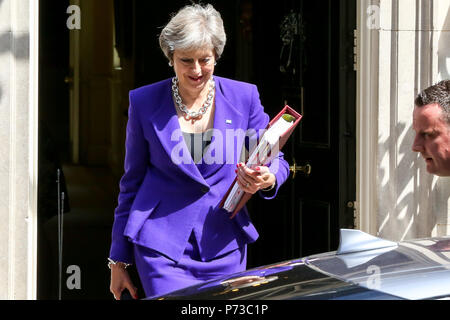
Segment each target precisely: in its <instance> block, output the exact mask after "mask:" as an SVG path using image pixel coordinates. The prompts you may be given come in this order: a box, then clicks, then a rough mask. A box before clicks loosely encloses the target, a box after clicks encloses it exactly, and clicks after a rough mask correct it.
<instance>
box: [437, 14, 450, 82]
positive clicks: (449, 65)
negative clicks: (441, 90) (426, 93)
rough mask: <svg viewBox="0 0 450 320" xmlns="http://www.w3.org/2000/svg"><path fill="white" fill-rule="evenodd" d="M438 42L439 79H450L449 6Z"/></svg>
mask: <svg viewBox="0 0 450 320" xmlns="http://www.w3.org/2000/svg"><path fill="white" fill-rule="evenodd" d="M442 29H443V30H445V31H443V32H441V34H440V37H439V44H438V57H439V65H438V68H439V80H447V79H450V8H449V10H448V12H447V17H446V18H445V22H444V24H443V26H442Z"/></svg>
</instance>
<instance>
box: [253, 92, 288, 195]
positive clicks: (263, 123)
mask: <svg viewBox="0 0 450 320" xmlns="http://www.w3.org/2000/svg"><path fill="white" fill-rule="evenodd" d="M269 121H270V119H269V116H268V115H267V113H265V112H264V107H263V106H262V105H261V100H260V98H259V92H258V89H257V87H256V86H253V90H252V102H251V108H250V115H249V123H248V128H249V129H256V130H257V131H258V130H260V129H265V128H266V127H267V125H268V124H269ZM268 167H269V170H270V172H272V173H273V174H274V175H275V177H276V184H275V188H273V189H272V190H270V191H269V192H263V191H259V195H260V196H261V197H262V198H264V199H273V198H275V197H276V195H277V193H278V190H279V188H280V186H281V185H282V184H283V183H284V182H285V181H286V179H287V178H288V177H289V164H288V163H287V161H286V160H284V154H283V152H281V151H280V152H279V153H278V155H277V156H276V157H275V158H274V159H273V160H272V162H271V163H269V164H268Z"/></svg>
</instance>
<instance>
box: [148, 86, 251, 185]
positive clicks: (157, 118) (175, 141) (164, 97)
mask: <svg viewBox="0 0 450 320" xmlns="http://www.w3.org/2000/svg"><path fill="white" fill-rule="evenodd" d="M215 80H216V97H215V114H214V131H219V132H220V138H222V139H223V141H222V143H223V148H225V143H226V131H227V129H228V130H230V129H238V128H240V129H243V130H246V129H247V128H246V126H245V124H244V123H243V118H244V117H243V115H242V113H241V112H240V111H239V106H234V105H233V104H231V103H230V102H229V100H228V99H227V98H226V97H225V95H224V92H223V91H222V86H221V80H220V77H215ZM162 90H167V94H161V95H160V97H161V100H160V101H158V102H156V103H158V104H159V105H160V107H159V108H158V110H157V111H155V113H154V114H153V116H152V118H153V121H152V123H153V126H154V129H155V132H156V135H157V136H158V138H159V140H160V142H161V144H162V146H163V148H164V150H165V151H166V153H167V154H168V155H169V157H171V156H172V152H174V150H177V152H175V153H176V154H179V153H182V155H184V157H183V158H182V161H178V162H180V163H179V164H178V168H179V169H180V170H181V171H183V173H185V174H186V175H187V176H188V177H190V178H191V179H194V180H195V181H198V182H199V183H201V184H203V185H205V186H208V183H207V182H206V181H205V179H204V178H203V176H202V175H201V173H200V171H199V169H198V167H197V166H196V164H195V163H194V161H193V160H192V157H191V156H190V151H189V150H188V148H187V146H186V143H184V139H183V136H182V133H181V127H180V124H179V122H178V116H177V113H176V110H175V106H174V103H173V99H172V95H171V87H170V81H167V84H166V85H165V86H163V87H162ZM215 138H216V136H213V138H212V140H211V144H213V143H214V140H215ZM178 151H179V152H178ZM224 151H228V152H229V151H230V150H226V149H224ZM238 156H239V155H238ZM179 160H181V158H180V159H179ZM216 160H217V159H216ZM225 162H226V152H223V159H219V161H215V162H214V163H212V164H211V165H210V166H209V167H208V171H211V172H214V171H216V170H217V169H218V168H219V167H221V166H222V165H223V164H224V163H225Z"/></svg>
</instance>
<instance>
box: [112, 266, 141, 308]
mask: <svg viewBox="0 0 450 320" xmlns="http://www.w3.org/2000/svg"><path fill="white" fill-rule="evenodd" d="M124 289H128V291H129V292H130V294H131V296H132V297H133V298H134V299H138V296H137V288H136V287H135V286H134V285H133V282H132V281H131V279H130V276H129V274H128V271H127V270H125V267H124V265H123V264H121V263H120V262H119V263H116V264H114V265H111V284H110V287H109V291H111V293H112V294H113V295H114V299H116V300H120V296H121V295H122V291H123V290H124Z"/></svg>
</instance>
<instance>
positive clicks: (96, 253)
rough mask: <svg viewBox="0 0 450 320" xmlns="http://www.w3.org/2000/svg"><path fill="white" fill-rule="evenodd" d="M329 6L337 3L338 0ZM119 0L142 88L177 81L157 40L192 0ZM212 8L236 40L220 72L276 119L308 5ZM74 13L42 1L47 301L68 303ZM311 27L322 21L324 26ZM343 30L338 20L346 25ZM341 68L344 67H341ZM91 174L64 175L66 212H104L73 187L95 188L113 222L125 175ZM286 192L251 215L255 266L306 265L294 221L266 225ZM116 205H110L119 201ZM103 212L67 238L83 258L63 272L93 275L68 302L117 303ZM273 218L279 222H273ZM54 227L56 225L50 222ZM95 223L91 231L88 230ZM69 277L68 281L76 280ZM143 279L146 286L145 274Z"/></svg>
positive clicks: (64, 0) (121, 26)
mask: <svg viewBox="0 0 450 320" xmlns="http://www.w3.org/2000/svg"><path fill="white" fill-rule="evenodd" d="M111 1H113V0H111ZM322 1H325V2H327V3H328V2H329V1H330V0H322ZM114 2H115V5H116V7H121V8H122V9H123V8H124V6H125V8H127V10H125V11H123V12H122V14H118V15H117V16H116V18H117V21H116V27H117V36H118V40H119V41H118V46H119V47H121V48H118V49H120V50H119V52H122V53H123V54H130V53H131V54H133V56H134V57H135V87H138V86H141V85H145V84H148V83H152V82H155V81H158V80H161V79H164V78H168V77H170V76H172V73H171V70H170V68H169V67H168V66H167V62H166V60H165V58H164V57H163V55H162V53H161V51H160V49H159V47H158V44H157V34H158V32H159V30H160V28H161V26H163V25H164V24H165V23H166V22H167V19H168V14H169V13H171V12H175V11H176V10H178V9H179V8H180V7H181V6H183V5H185V4H189V3H190V1H182V0H174V1H158V2H154V1H136V0H132V1H122V0H115V1H114ZM209 2H210V3H212V4H213V5H214V6H215V7H216V9H218V10H219V11H220V12H221V13H222V16H223V18H224V23H225V29H226V31H227V36H228V39H227V46H226V49H225V52H224V55H223V57H222V58H221V60H220V61H219V63H218V65H217V68H216V74H218V75H220V76H224V77H229V78H234V79H237V80H242V81H248V82H252V83H255V84H256V85H257V86H258V88H259V91H260V94H261V100H262V103H263V105H264V106H265V111H266V112H267V113H268V114H269V115H270V116H274V115H275V114H276V113H277V112H278V110H279V109H280V107H281V106H282V104H283V98H284V96H283V92H282V89H281V86H280V83H281V75H280V71H279V70H280V43H281V40H280V23H281V20H282V18H283V17H285V16H286V15H287V14H289V13H290V12H291V10H292V8H298V6H299V3H300V2H301V1H294V0H283V1H278V2H277V5H272V6H268V5H267V4H265V3H264V2H261V1H254V0H236V1H229V0H217V1H209ZM68 6H69V1H68V0H60V1H56V2H55V1H53V0H41V1H40V12H41V16H40V28H41V29H40V35H41V36H40V70H39V71H40V87H39V123H40V126H39V186H38V189H39V203H38V208H39V209H38V216H39V231H38V242H39V243H38V247H39V251H38V298H39V299H57V298H58V277H57V275H58V263H57V262H58V260H57V240H58V239H57V234H56V231H55V230H56V229H55V223H56V222H55V215H56V212H57V210H58V209H57V202H56V201H57V196H56V195H57V191H56V187H57V186H56V184H55V181H56V179H57V177H56V174H57V173H56V172H57V169H58V168H59V169H61V168H62V167H63V165H66V166H68V167H70V139H69V111H68V110H69V107H68V101H69V96H68V89H67V84H65V83H64V78H65V77H66V76H67V73H68V65H69V30H68V29H67V28H66V27H65V25H66V19H67V15H66V14H65V13H66V9H67V7H68ZM337 8H339V6H337ZM333 14H335V15H337V16H339V15H340V14H341V15H342V12H339V11H338V12H333ZM130 15H131V19H130ZM309 23H310V24H314V23H321V21H310V22H309ZM339 23H340V22H339V19H337V21H336V25H338V24H339ZM130 28H131V29H130ZM338 47H339V45H338V44H337V48H338ZM130 50H131V52H130ZM337 50H338V51H339V49H337ZM336 64H339V62H338V60H337V62H336ZM333 67H334V68H337V67H338V66H337V65H335V66H333ZM336 79H338V78H336ZM352 90H353V91H354V88H353V89H351V90H350V91H351V92H352ZM286 154H287V156H289V150H286ZM288 160H289V159H288ZM89 169H91V167H90V166H89V165H88V164H84V166H82V168H81V171H76V172H63V173H65V175H66V176H62V178H61V187H62V188H63V190H64V185H66V186H67V189H65V190H66V191H69V192H67V193H66V194H67V196H66V202H65V203H64V208H65V209H66V210H65V211H67V213H69V212H71V211H72V213H73V211H75V210H76V209H77V207H80V206H82V205H81V203H83V204H85V205H89V204H95V205H97V206H98V205H99V201H98V198H97V199H92V198H89V196H91V197H95V194H93V193H90V194H89V192H87V193H83V195H81V194H73V193H72V194H71V192H70V190H80V189H86V190H90V189H89V188H88V186H89V185H92V184H97V185H99V186H100V187H102V188H103V189H104V190H107V191H108V192H109V193H108V195H105V197H104V198H105V203H101V205H102V208H103V209H104V210H110V212H111V217H112V212H113V209H114V206H115V201H116V194H117V192H118V190H117V189H118V185H117V183H116V182H117V177H112V176H111V175H110V174H109V170H108V168H95V172H97V175H92V171H90V170H89ZM80 172H81V174H80ZM64 177H65V178H66V181H64ZM64 182H66V184H65V183H64ZM283 188H284V189H283V191H282V192H284V196H283V194H281V195H280V199H278V200H275V201H271V202H270V203H269V202H264V205H261V204H259V202H260V201H259V202H258V203H256V202H255V201H256V199H252V200H251V202H250V203H249V208H250V211H252V209H254V211H255V212H253V213H252V215H253V217H254V219H253V220H254V223H255V225H256V227H257V229H258V231H259V232H260V234H261V238H260V239H259V240H258V241H257V242H256V243H255V244H252V245H251V246H250V248H249V259H248V266H249V267H255V266H258V265H263V264H268V263H272V262H277V261H280V260H285V259H290V258H296V256H295V254H297V253H298V252H295V251H293V250H291V248H290V247H283V246H286V243H288V244H287V245H288V246H295V244H292V243H290V242H292V241H296V239H294V238H290V239H289V240H287V242H286V241H284V240H283V241H281V239H286V236H289V234H288V235H286V233H285V231H284V229H277V228H278V226H280V227H282V226H281V224H282V222H283V221H284V222H286V221H288V220H286V219H285V218H281V219H278V220H277V221H276V222H275V223H272V222H270V219H268V218H261V216H263V215H265V216H266V217H267V216H270V215H271V216H273V215H274V213H275V214H276V215H277V216H278V217H279V216H283V214H284V213H283V210H288V209H286V201H285V200H286V197H290V189H289V188H290V187H289V182H288V183H287V184H286V186H283ZM108 200H110V201H109V203H108ZM95 205H94V207H92V208H91V210H93V215H92V220H91V221H86V224H83V222H82V221H80V226H79V227H80V228H79V229H77V230H78V232H74V233H72V234H71V233H69V232H68V233H66V234H65V237H64V239H65V241H66V242H67V243H69V242H72V245H71V248H78V251H77V252H76V254H74V255H72V257H75V258H76V259H75V260H72V261H71V260H70V259H69V257H70V255H69V254H67V256H66V255H65V256H64V257H65V259H64V268H63V270H64V271H65V270H66V268H67V266H69V265H71V264H73V265H79V266H80V267H81V271H82V272H84V273H82V285H81V288H82V289H81V290H67V289H66V288H65V290H63V293H62V298H63V299H111V298H112V296H111V294H110V293H109V272H108V270H107V269H106V263H105V261H106V260H105V259H106V256H107V254H108V250H109V240H110V238H109V234H110V225H109V226H108V225H107V224H106V225H105V224H104V223H96V222H95V210H96V209H97V208H96V207H95ZM280 208H281V209H280ZM257 215H259V217H258V216H257ZM273 219H277V218H276V217H273ZM49 221H51V222H50V223H48V222H49ZM111 222H112V221H111ZM49 225H50V227H49ZM86 225H89V226H91V227H90V228H86ZM280 230H282V231H280ZM336 234H337V232H336ZM99 235H100V236H99ZM105 235H106V236H105ZM332 236H333V237H334V236H335V235H332ZM72 251H74V250H72ZM66 257H67V258H66ZM63 276H64V277H65V279H67V274H63ZM133 277H134V279H136V275H135V274H134V275H133ZM141 292H143V291H141Z"/></svg>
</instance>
